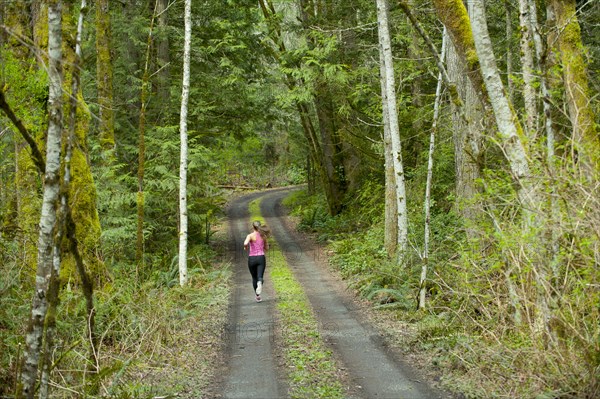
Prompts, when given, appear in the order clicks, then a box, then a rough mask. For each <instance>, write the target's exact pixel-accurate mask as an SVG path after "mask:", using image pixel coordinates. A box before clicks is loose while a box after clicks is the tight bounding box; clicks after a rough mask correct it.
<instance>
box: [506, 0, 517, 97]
mask: <svg viewBox="0 0 600 399" xmlns="http://www.w3.org/2000/svg"><path fill="white" fill-rule="evenodd" d="M511 7H512V4H511V2H510V1H509V0H504V10H505V11H504V12H505V22H506V76H507V80H506V86H507V89H508V100H509V101H510V102H511V103H512V102H513V100H514V93H515V88H514V86H515V85H514V82H513V79H512V76H513V51H512V37H513V26H512V13H511V12H510V8H511Z"/></svg>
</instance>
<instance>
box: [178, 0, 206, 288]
mask: <svg viewBox="0 0 600 399" xmlns="http://www.w3.org/2000/svg"><path fill="white" fill-rule="evenodd" d="M184 19H185V35H184V47H183V85H182V90H181V112H180V115H179V132H180V140H181V159H180V166H179V224H180V226H179V284H180V285H181V286H182V287H183V286H184V285H185V284H186V283H187V279H188V275H187V238H188V210H187V168H188V143H187V140H188V137H187V113H188V98H189V95H190V47H191V41H192V0H185V16H184ZM206 234H207V235H208V232H206Z"/></svg>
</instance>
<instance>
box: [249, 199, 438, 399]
mask: <svg viewBox="0 0 600 399" xmlns="http://www.w3.org/2000/svg"><path fill="white" fill-rule="evenodd" d="M287 194H288V192H285V191H279V192H275V193H268V194H267V195H266V196H265V198H264V199H263V201H262V203H261V213H262V215H263V216H264V217H265V219H266V221H267V224H268V225H269V226H270V227H271V230H272V231H273V233H274V236H275V239H276V240H277V242H278V244H279V246H280V247H281V249H282V250H283V252H284V254H285V256H286V259H287V261H288V264H289V266H290V268H291V269H292V270H293V271H294V275H295V276H296V278H297V279H298V281H299V282H300V283H301V284H302V286H303V287H304V290H305V292H306V294H307V296H308V298H309V301H310V303H311V305H312V307H313V310H314V312H315V315H316V317H317V318H318V319H319V321H320V324H321V326H322V331H321V334H322V335H323V337H325V338H326V339H327V341H328V343H329V344H330V347H331V349H332V350H333V351H334V352H335V353H336V354H337V356H338V357H339V359H341V361H342V362H343V363H344V365H345V367H346V368H347V370H348V373H349V375H350V378H351V379H352V381H353V383H354V385H355V387H359V388H360V393H361V395H362V396H363V397H364V398H407V399H408V398H411V399H433V398H442V397H444V394H443V393H441V392H439V391H437V390H435V389H434V388H432V387H430V386H429V385H427V384H426V383H425V382H423V379H422V378H420V377H419V376H418V375H417V373H416V372H415V371H414V370H413V369H412V368H411V367H410V366H408V365H407V364H405V363H404V362H402V360H401V359H398V358H397V357H396V356H395V354H394V353H392V352H391V351H389V350H388V349H387V348H386V347H385V346H384V345H383V344H382V339H381V336H380V335H379V334H378V333H377V332H376V331H375V330H373V329H372V328H371V327H370V326H369V325H367V324H363V323H362V322H361V321H360V316H359V315H358V313H357V312H356V311H354V310H353V309H352V306H348V305H347V304H346V303H345V302H344V300H343V299H342V297H341V296H340V295H338V293H337V292H336V289H335V288H334V284H333V280H332V279H333V277H332V276H331V274H330V273H329V272H328V271H327V270H323V269H322V268H320V267H319V266H318V265H317V262H315V260H314V258H313V257H312V256H311V253H310V252H305V251H304V250H303V248H302V246H301V245H300V244H299V242H298V239H297V237H296V236H295V234H294V233H292V232H290V231H289V230H288V229H287V227H286V226H285V224H284V223H283V221H282V218H283V217H285V216H286V215H285V214H284V213H283V212H282V210H281V206H280V201H281V200H282V199H283V198H284V197H285V196H286V195H287Z"/></svg>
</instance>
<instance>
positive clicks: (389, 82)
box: [377, 0, 408, 264]
mask: <svg viewBox="0 0 600 399" xmlns="http://www.w3.org/2000/svg"><path fill="white" fill-rule="evenodd" d="M377 25H378V34H379V42H380V50H381V51H382V53H383V60H384V67H385V69H384V70H385V89H386V93H385V96H382V98H386V99H387V109H388V117H389V122H390V137H391V141H392V146H391V147H392V160H393V164H394V178H395V180H396V206H397V209H398V212H397V219H396V222H397V229H398V246H397V261H398V264H402V263H403V261H404V257H405V255H406V252H407V250H408V214H407V205H406V186H405V181H404V166H403V164H402V148H401V142H400V129H399V126H398V111H397V108H396V83H395V78H394V63H393V57H392V47H391V42H390V32H389V22H388V5H387V0H377Z"/></svg>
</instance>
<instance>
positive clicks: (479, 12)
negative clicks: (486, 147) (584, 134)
mask: <svg viewBox="0 0 600 399" xmlns="http://www.w3.org/2000/svg"><path fill="white" fill-rule="evenodd" d="M469 6H470V7H472V17H471V27H472V30H473V37H474V41H475V46H476V48H477V55H478V57H479V62H480V65H481V71H482V73H483V76H484V81H485V85H484V86H483V87H484V88H485V90H486V92H487V95H488V97H489V100H490V103H491V105H492V109H493V111H494V117H495V118H496V125H497V127H498V133H499V135H500V137H501V139H502V141H503V148H504V151H505V155H506V158H507V159H508V162H509V164H510V169H511V172H512V176H513V178H514V180H515V181H516V183H517V184H518V185H519V188H518V193H519V199H520V201H521V204H522V206H523V208H524V213H525V214H526V218H529V216H531V215H532V212H533V210H534V209H535V208H536V206H537V205H538V203H537V201H536V195H535V190H534V187H533V183H532V181H531V177H532V176H531V172H530V166H529V160H528V158H527V153H526V152H525V147H524V146H523V142H522V141H521V138H520V137H521V134H522V128H521V126H520V124H519V121H518V119H517V117H516V115H515V114H514V111H513V107H512V106H511V104H509V102H508V98H507V96H506V92H505V90H504V85H503V84H502V80H501V79H500V73H499V70H498V67H497V66H496V59H495V57H494V52H493V48H492V41H491V39H490V35H489V33H488V28H487V19H486V16H485V8H484V5H483V0H469ZM483 87H482V88H483ZM527 215H529V216H527Z"/></svg>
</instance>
